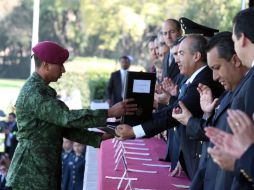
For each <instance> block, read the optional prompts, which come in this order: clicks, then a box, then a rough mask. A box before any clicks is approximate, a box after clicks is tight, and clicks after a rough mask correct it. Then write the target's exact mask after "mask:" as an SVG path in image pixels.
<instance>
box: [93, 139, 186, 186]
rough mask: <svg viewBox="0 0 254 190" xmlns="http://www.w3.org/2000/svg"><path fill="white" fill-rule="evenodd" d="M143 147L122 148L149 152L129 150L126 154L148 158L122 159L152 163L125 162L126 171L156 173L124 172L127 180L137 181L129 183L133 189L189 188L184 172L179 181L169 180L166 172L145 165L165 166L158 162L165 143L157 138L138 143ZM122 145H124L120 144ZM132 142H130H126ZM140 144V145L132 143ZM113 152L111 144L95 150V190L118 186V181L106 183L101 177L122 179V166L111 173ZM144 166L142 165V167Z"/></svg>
mask: <svg viewBox="0 0 254 190" xmlns="http://www.w3.org/2000/svg"><path fill="white" fill-rule="evenodd" d="M142 141H143V142H142V143H143V144H145V145H144V146H137V145H131V144H132V143H130V144H128V145H125V146H126V147H127V146H128V147H140V148H141V147H142V148H148V149H149V150H147V151H144V150H131V149H128V152H139V153H141V152H143V153H149V155H129V154H128V155H127V154H126V157H127V156H128V157H135V158H150V159H152V161H144V160H132V159H126V160H127V167H128V169H136V170H145V171H156V172H157V173H138V172H131V171H128V177H129V178H137V180H135V181H132V182H131V186H132V187H133V188H140V189H154V190H177V189H178V190H179V189H180V188H179V187H176V186H175V185H189V184H190V180H189V179H188V178H187V177H186V175H185V174H184V172H182V173H181V176H179V177H171V176H169V168H166V167H157V166H147V164H148V165H150V164H151V165H167V164H169V163H167V162H161V161H158V159H159V158H163V157H164V155H165V152H166V143H165V142H164V141H163V140H161V139H157V138H150V139H142ZM124 142H125V141H124ZM127 142H132V141H127ZM133 142H134V144H135V143H140V142H135V140H133ZM114 154H115V148H114V147H113V143H112V140H107V141H104V142H103V143H102V145H101V148H100V149H99V154H98V156H99V175H98V183H99V184H98V189H99V190H115V189H117V185H118V183H119V179H106V178H105V176H111V177H121V176H122V175H123V172H124V169H123V163H122V162H120V164H119V166H118V169H117V170H116V171H115V170H114V168H115V158H114ZM144 164H145V165H144ZM126 183H127V181H125V180H124V181H123V184H122V186H121V189H124V187H125V184H126Z"/></svg>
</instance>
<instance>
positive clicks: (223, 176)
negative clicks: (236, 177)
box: [203, 92, 233, 190]
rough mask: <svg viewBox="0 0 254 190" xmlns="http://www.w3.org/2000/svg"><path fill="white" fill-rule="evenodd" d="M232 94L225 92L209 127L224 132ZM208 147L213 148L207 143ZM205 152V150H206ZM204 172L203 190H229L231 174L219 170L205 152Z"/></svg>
mask: <svg viewBox="0 0 254 190" xmlns="http://www.w3.org/2000/svg"><path fill="white" fill-rule="evenodd" d="M232 94H233V93H232V92H227V94H225V96H224V97H223V99H222V100H221V102H220V105H219V108H218V109H217V111H216V112H215V115H214V117H213V118H212V121H211V123H210V125H212V126H216V127H217V128H219V129H222V130H223V131H226V126H227V120H226V118H227V109H228V108H229V107H230V104H231V101H232V98H233V97H232V96H233V95H232ZM209 146H213V145H212V144H211V143H209ZM206 150H207V148H206ZM205 157H206V171H205V176H204V180H203V181H204V189H205V190H209V189H210V190H213V189H216V188H220V189H230V186H231V184H232V180H233V175H232V173H231V172H226V171H223V170H221V169H220V168H219V167H218V165H217V164H216V163H214V161H213V160H212V158H211V157H210V155H209V154H208V153H207V152H206V153H205Z"/></svg>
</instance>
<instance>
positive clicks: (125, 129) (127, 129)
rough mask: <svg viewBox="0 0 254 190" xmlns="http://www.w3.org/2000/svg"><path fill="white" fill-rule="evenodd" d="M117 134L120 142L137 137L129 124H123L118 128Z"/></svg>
mask: <svg viewBox="0 0 254 190" xmlns="http://www.w3.org/2000/svg"><path fill="white" fill-rule="evenodd" d="M116 134H117V135H118V136H119V138H118V139H119V140H125V139H130V138H133V137H135V134H134V131H133V128H132V127H131V126H130V125H127V124H121V125H118V126H117V127H116Z"/></svg>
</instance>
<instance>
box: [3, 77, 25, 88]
mask: <svg viewBox="0 0 254 190" xmlns="http://www.w3.org/2000/svg"><path fill="white" fill-rule="evenodd" d="M24 82H25V80H15V79H0V88H20V87H21V86H22V85H23V84H24Z"/></svg>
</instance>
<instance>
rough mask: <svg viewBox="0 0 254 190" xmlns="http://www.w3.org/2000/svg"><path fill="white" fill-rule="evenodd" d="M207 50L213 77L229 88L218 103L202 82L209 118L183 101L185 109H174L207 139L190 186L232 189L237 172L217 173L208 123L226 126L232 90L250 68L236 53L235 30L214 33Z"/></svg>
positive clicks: (188, 129)
mask: <svg viewBox="0 0 254 190" xmlns="http://www.w3.org/2000/svg"><path fill="white" fill-rule="evenodd" d="M207 52H208V53H207V62H208V66H209V67H210V68H211V69H212V70H213V79H214V80H216V81H219V82H221V84H222V85H223V86H224V88H225V90H226V92H225V93H224V94H223V96H222V97H221V98H220V100H219V103H217V102H218V101H217V99H213V95H212V91H211V90H210V89H209V88H208V87H207V86H204V85H199V92H200V103H201V108H202V110H203V111H204V116H205V117H203V118H206V119H200V118H194V117H192V115H191V113H190V112H189V111H188V110H187V108H185V106H184V105H182V104H180V105H181V113H174V112H173V117H174V118H175V119H177V120H178V121H179V122H181V123H182V124H184V125H186V132H187V135H189V136H190V137H191V138H193V139H196V140H199V141H203V142H202V154H201V159H200V163H199V169H198V171H197V173H196V175H195V177H194V179H193V181H192V185H191V187H190V189H193V190H196V189H206V190H208V189H210V190H214V189H230V186H231V184H232V179H233V175H232V174H230V173H225V175H223V176H220V178H219V180H218V176H217V177H216V174H217V171H218V169H219V168H218V165H217V164H216V163H214V162H213V160H212V159H211V157H209V155H208V153H207V147H208V145H209V141H208V139H207V137H206V136H205V133H204V128H205V126H216V127H217V128H220V129H222V130H226V129H225V127H226V124H227V123H226V116H227V112H226V110H227V109H228V108H229V107H230V102H231V101H232V93H233V92H232V91H233V90H234V89H235V88H236V87H237V85H238V84H239V83H240V81H241V79H242V78H243V77H244V75H245V74H246V72H247V70H248V68H247V67H245V66H243V65H242V63H241V62H240V60H239V58H238V57H237V55H236V53H235V50H234V43H233V41H232V33H231V32H221V33H218V34H216V35H215V36H214V37H212V38H211V39H210V41H209V43H208V48H207ZM216 106H217V107H216ZM215 107H216V109H215ZM210 146H211V144H210ZM219 181H220V183H219Z"/></svg>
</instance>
